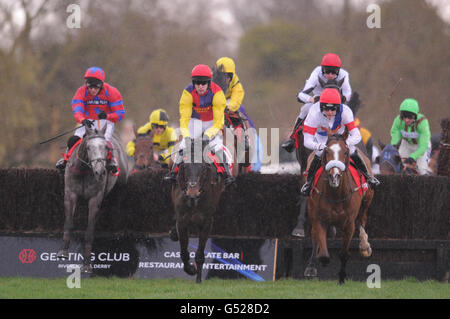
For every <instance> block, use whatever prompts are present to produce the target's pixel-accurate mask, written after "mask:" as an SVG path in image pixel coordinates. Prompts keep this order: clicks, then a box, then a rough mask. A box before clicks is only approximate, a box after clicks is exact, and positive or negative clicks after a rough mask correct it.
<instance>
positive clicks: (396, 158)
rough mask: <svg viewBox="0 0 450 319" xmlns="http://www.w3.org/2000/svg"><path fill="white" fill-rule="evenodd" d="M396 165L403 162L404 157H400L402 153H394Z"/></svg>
mask: <svg viewBox="0 0 450 319" xmlns="http://www.w3.org/2000/svg"><path fill="white" fill-rule="evenodd" d="M393 160H394V162H395V165H397V164H400V163H401V162H402V158H401V157H400V155H394V158H393Z"/></svg>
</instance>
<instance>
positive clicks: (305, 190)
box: [300, 182, 312, 196]
mask: <svg viewBox="0 0 450 319" xmlns="http://www.w3.org/2000/svg"><path fill="white" fill-rule="evenodd" d="M311 184H312V183H310V182H306V183H305V184H304V185H303V186H302V189H301V190H300V194H302V195H303V196H309V193H311V188H312V187H311V186H312V185H311Z"/></svg>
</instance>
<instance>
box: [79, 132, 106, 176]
mask: <svg viewBox="0 0 450 319" xmlns="http://www.w3.org/2000/svg"><path fill="white" fill-rule="evenodd" d="M93 138H103V139H105V137H104V136H101V135H93V136H89V137H87V136H85V137H84V141H83V143H87V142H88V141H89V140H91V139H93ZM105 140H106V139H105ZM84 148H85V146H84V145H83V152H85V153H86V154H87V151H84ZM80 149H81V145H80V147H79V148H78V151H77V159H78V160H79V161H80V162H81V163H83V165H85V166H87V167H89V168H90V169H92V165H93V164H95V163H97V162H104V165H106V159H105V158H94V159H92V160H89V162H88V161H86V160H84V159H83V158H82V157H81V156H80V154H79V152H80Z"/></svg>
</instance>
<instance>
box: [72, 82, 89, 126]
mask: <svg viewBox="0 0 450 319" xmlns="http://www.w3.org/2000/svg"><path fill="white" fill-rule="evenodd" d="M85 90H86V86H85V85H83V86H82V87H80V88H79V89H78V90H77V91H76V92H75V95H74V96H73V98H72V113H73V117H74V118H75V121H77V123H81V122H83V120H85V119H86V117H85V116H84V114H85V111H86V108H85V105H84V92H85Z"/></svg>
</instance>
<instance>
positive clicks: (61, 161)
mask: <svg viewBox="0 0 450 319" xmlns="http://www.w3.org/2000/svg"><path fill="white" fill-rule="evenodd" d="M68 152H69V148H66V151H65V152H64V154H67V153H68ZM66 164H67V160H66V156H63V157H61V158H60V159H59V160H58V161H57V162H56V168H57V169H58V170H59V171H60V172H61V173H63V172H64V170H65V169H66Z"/></svg>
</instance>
